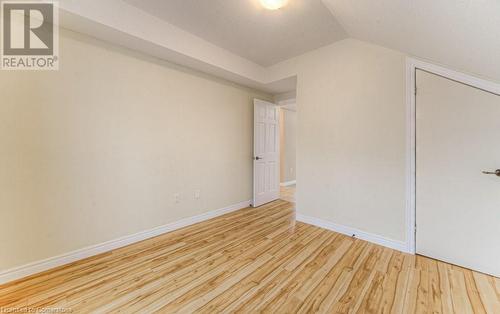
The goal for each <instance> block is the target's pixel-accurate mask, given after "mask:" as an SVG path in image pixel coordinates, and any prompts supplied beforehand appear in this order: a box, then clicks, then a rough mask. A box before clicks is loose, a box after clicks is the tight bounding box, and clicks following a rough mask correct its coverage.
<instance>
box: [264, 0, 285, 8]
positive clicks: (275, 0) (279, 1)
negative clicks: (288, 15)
mask: <svg viewBox="0 0 500 314" xmlns="http://www.w3.org/2000/svg"><path fill="white" fill-rule="evenodd" d="M287 2H288V0H260V4H262V6H263V7H264V8H266V9H268V10H278V9H280V8H282V7H284V6H285V5H286V4H287Z"/></svg>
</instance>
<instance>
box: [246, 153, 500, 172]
mask: <svg viewBox="0 0 500 314" xmlns="http://www.w3.org/2000/svg"><path fill="white" fill-rule="evenodd" d="M261 159H262V158H260V157H258V156H257V157H255V160H261ZM499 171H500V170H499Z"/></svg>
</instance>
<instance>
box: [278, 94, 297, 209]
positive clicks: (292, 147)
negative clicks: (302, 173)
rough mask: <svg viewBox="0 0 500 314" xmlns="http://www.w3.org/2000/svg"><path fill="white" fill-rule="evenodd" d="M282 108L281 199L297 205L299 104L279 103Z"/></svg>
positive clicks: (292, 102) (291, 101)
mask: <svg viewBox="0 0 500 314" xmlns="http://www.w3.org/2000/svg"><path fill="white" fill-rule="evenodd" d="M278 105H279V108H280V198H281V199H282V200H285V201H288V202H291V203H295V192H296V188H297V175H296V172H297V167H296V164H297V162H296V160H297V158H296V155H297V146H296V143H297V102H296V100H295V98H293V99H289V100H286V101H282V102H278Z"/></svg>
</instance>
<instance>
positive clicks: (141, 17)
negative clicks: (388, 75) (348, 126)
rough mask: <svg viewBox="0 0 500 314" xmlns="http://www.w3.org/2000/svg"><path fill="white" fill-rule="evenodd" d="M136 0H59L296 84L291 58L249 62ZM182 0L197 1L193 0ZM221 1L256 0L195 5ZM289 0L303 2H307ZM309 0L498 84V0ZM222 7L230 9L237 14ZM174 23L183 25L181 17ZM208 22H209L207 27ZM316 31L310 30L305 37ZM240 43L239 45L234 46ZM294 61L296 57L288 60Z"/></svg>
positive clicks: (197, 56)
mask: <svg viewBox="0 0 500 314" xmlns="http://www.w3.org/2000/svg"><path fill="white" fill-rule="evenodd" d="M134 1H135V0H127V2H125V1H122V0H106V1H102V0H85V1H81V0H61V1H59V5H60V9H61V10H60V11H61V14H60V15H61V24H62V25H63V26H64V27H67V28H69V29H73V30H76V31H79V32H82V33H87V34H89V35H91V36H94V37H97V38H100V39H103V40H106V41H110V42H113V43H117V44H119V45H122V46H126V47H129V48H131V49H134V50H138V51H141V52H144V53H147V54H150V55H153V56H156V57H158V58H162V59H165V60H168V61H171V62H174V63H177V64H181V65H185V66H188V67H191V68H194V69H197V70H200V71H202V72H206V73H210V74H213V75H215V76H218V77H221V78H224V79H227V80H231V81H234V82H237V83H240V84H243V85H246V86H250V87H254V88H258V89H261V90H264V91H268V92H270V93H274V94H279V93H285V92H288V91H292V90H294V89H295V86H296V74H297V73H296V72H295V68H294V67H293V66H292V65H293V64H292V65H291V63H290V62H288V61H285V62H281V63H279V64H276V65H274V66H270V67H267V66H263V65H261V64H258V63H256V62H253V61H251V60H249V58H250V57H244V56H242V55H243V53H238V52H235V51H236V49H232V48H231V47H230V45H229V44H228V43H229V41H227V42H225V44H224V43H222V44H224V45H226V44H228V46H227V47H228V48H224V47H221V46H220V45H218V44H216V43H214V41H216V40H213V39H212V40H210V38H208V37H209V36H208V35H203V34H201V33H199V34H198V35H195V34H193V33H192V32H190V31H188V30H185V29H184V28H182V27H180V26H178V25H174V24H173V23H172V22H167V21H166V18H160V17H158V16H159V15H160V14H159V13H158V12H156V14H152V13H151V12H146V11H145V10H144V8H143V9H139V8H138V7H137V6H135V5H131V4H130V3H131V2H134ZM168 1H170V0H165V2H168ZM171 1H172V3H177V4H178V5H179V6H180V7H183V9H182V10H185V8H184V6H186V5H187V4H184V3H183V2H182V3H181V2H179V1H180V0H179V1H178V0H171ZM183 1H189V3H191V5H194V4H195V0H183ZM224 1H225V2H227V3H229V2H230V3H232V2H235V1H256V0H214V1H212V0H203V1H202V0H196V3H198V4H199V3H200V2H203V3H211V4H213V5H214V7H213V8H212V9H214V10H217V9H218V8H220V7H217V3H223V2H224ZM289 1H290V3H294V2H297V3H298V2H303V1H306V0H289ZM307 1H309V0H307ZM311 1H316V2H315V3H316V4H318V1H322V2H323V3H324V4H325V7H324V8H323V10H324V11H325V12H331V14H330V15H329V18H330V19H331V20H332V22H333V23H334V24H335V25H336V26H335V27H334V28H335V31H334V32H336V34H337V35H339V34H340V35H339V36H340V37H342V36H347V37H352V38H356V39H359V40H363V41H367V42H371V43H374V44H377V45H380V46H385V47H388V48H392V49H395V50H399V51H402V52H404V53H407V54H409V55H411V56H414V57H417V58H420V59H426V60H428V61H430V62H433V63H438V64H441V65H444V66H446V67H448V68H451V69H453V70H457V71H461V72H467V73H470V74H473V75H475V76H479V77H482V78H484V79H487V80H490V81H494V82H500V61H499V60H500V0H376V1H375V0H311ZM136 2H137V1H136ZM142 2H144V3H150V4H153V3H155V2H156V0H141V3H142ZM186 3H188V2H186ZM227 3H226V4H225V5H226V6H227V5H228V4H227ZM158 10H159V9H158ZM172 10H173V9H172ZM248 10H250V9H248ZM253 10H258V9H257V8H254V9H253ZM223 11H224V12H225V13H224V14H225V15H228V14H231V12H232V11H231V10H223ZM170 13H172V12H170ZM174 13H176V12H175V11H174ZM200 14H201V13H200ZM278 14H279V12H278ZM218 16H221V15H218ZM311 16H314V14H313V15H311ZM290 20H293V19H290ZM243 22H244V21H243ZM247 22H248V21H247ZM247 22H244V23H247ZM323 22H324V21H323ZM176 23H177V24H181V23H180V22H179V21H177V22H176ZM235 23H236V22H235ZM238 23H242V21H240V20H239V21H237V23H236V24H238ZM209 24H210V23H209ZM209 24H207V25H206V27H210V25H209ZM236 24H232V25H233V26H234V25H236ZM221 25H225V23H222V24H221ZM238 25H239V24H238ZM324 25H326V24H324ZM219 27H220V25H219ZM242 27H243V26H242ZM249 29H252V27H250V28H249ZM284 29H285V30H286V28H284ZM292 29H294V28H293V27H292ZM295 29H296V28H295ZM256 30H257V29H256ZM264 31H265V30H262V29H259V31H256V32H255V33H256V34H254V35H252V36H246V35H245V32H242V33H240V27H231V32H232V33H234V34H235V35H236V37H238V36H239V37H240V39H243V40H248V41H250V40H251V39H252V38H253V39H255V37H265V36H263V32H264ZM193 32H194V31H193ZM320 33H322V34H323V36H324V38H326V41H331V40H333V41H335V40H337V37H335V35H334V37H335V38H334V37H331V38H330V37H328V36H330V35H324V34H325V33H324V32H323V31H322V32H320ZM342 34H344V35H342ZM313 35H317V34H313ZM313 35H311V32H306V33H303V34H302V33H301V35H300V36H305V37H307V36H313ZM297 36H298V35H295V37H297ZM292 37H294V36H292ZM313 37H314V36H313ZM340 37H339V38H340ZM258 39H260V38H258ZM274 40H275V41H277V39H274ZM222 44H221V45H222ZM320 44H321V43H320ZM238 45H239V44H236V48H238V47H237V46H238ZM264 45H266V44H265V42H264ZM254 46H257V45H256V44H255V45H254ZM306 46H307V45H306ZM314 46H315V44H314V45H310V46H308V49H314V48H313V47H314ZM242 47H243V46H242ZM273 47H274V48H273V49H277V50H276V51H279V49H278V48H281V46H280V45H274V46H273ZM276 47H278V48H276ZM233 48H234V47H233ZM240 48H241V47H240ZM243 49H245V48H244V47H243ZM301 49H302V48H301ZM262 51H263V53H264V54H269V56H268V57H267V58H268V59H266V57H265V56H264V59H262V60H261V61H260V63H266V64H267V63H272V62H273V61H274V60H277V59H274V58H275V57H276V55H273V53H272V52H267V50H262ZM295 53H298V52H297V51H295ZM295 53H294V54H295ZM283 56H284V55H283V54H281V55H280V57H278V59H280V58H283ZM292 60H294V59H291V60H290V61H292ZM292 63H293V62H292Z"/></svg>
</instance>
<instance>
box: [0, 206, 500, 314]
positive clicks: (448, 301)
mask: <svg viewBox="0 0 500 314" xmlns="http://www.w3.org/2000/svg"><path fill="white" fill-rule="evenodd" d="M23 307H27V308H28V309H35V308H63V309H70V310H71V311H72V312H73V313H80V312H82V313H88V312H101V313H103V312H118V311H122V312H141V313H152V312H155V311H158V312H164V313H172V312H180V313H191V312H204V313H216V312H225V313H231V312H241V313H255V312H269V313H272V312H274V313H295V312H299V313H310V312H323V313H347V312H366V313H368V312H369V313H453V312H455V313H500V280H499V279H498V278H494V277H490V276H487V275H484V274H480V273H476V272H473V271H470V270H467V269H463V268H460V267H457V266H452V265H449V264H446V263H442V262H438V261H435V260H432V259H429V258H425V257H420V256H416V257H415V256H412V255H408V254H403V253H401V252H397V251H394V250H391V249H388V248H384V247H381V246H377V245H374V244H370V243H368V242H364V241H361V240H357V239H352V238H349V237H347V236H343V235H340V234H337V233H334V232H331V231H328V230H324V229H320V228H317V227H314V226H310V225H306V224H303V223H296V222H295V219H294V209H293V206H292V204H291V203H289V202H286V201H282V200H279V201H276V202H273V203H271V204H268V205H266V206H263V207H260V208H255V209H254V208H247V209H243V210H240V211H237V212H234V213H231V214H228V215H225V216H222V217H219V218H215V219H213V220H210V221H206V222H203V223H200V224H197V225H193V226H190V227H187V228H184V229H181V230H178V231H176V232H172V233H168V234H165V235H162V236H159V237H157V238H154V239H151V240H147V241H144V242H141V243H138V244H134V245H131V246H128V247H125V248H122V249H118V250H115V251H113V252H110V253H106V254H102V255H99V256H96V257H92V258H89V259H86V260H82V261H79V262H76V263H73V264H70V265H67V266H64V267H60V268H58V269H54V270H51V271H48V272H45V273H42V274H39V275H35V276H32V277H30V278H27V279H24V280H20V281H17V282H13V283H10V284H7V285H3V286H0V308H1V309H2V311H0V312H6V310H8V309H14V308H23Z"/></svg>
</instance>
